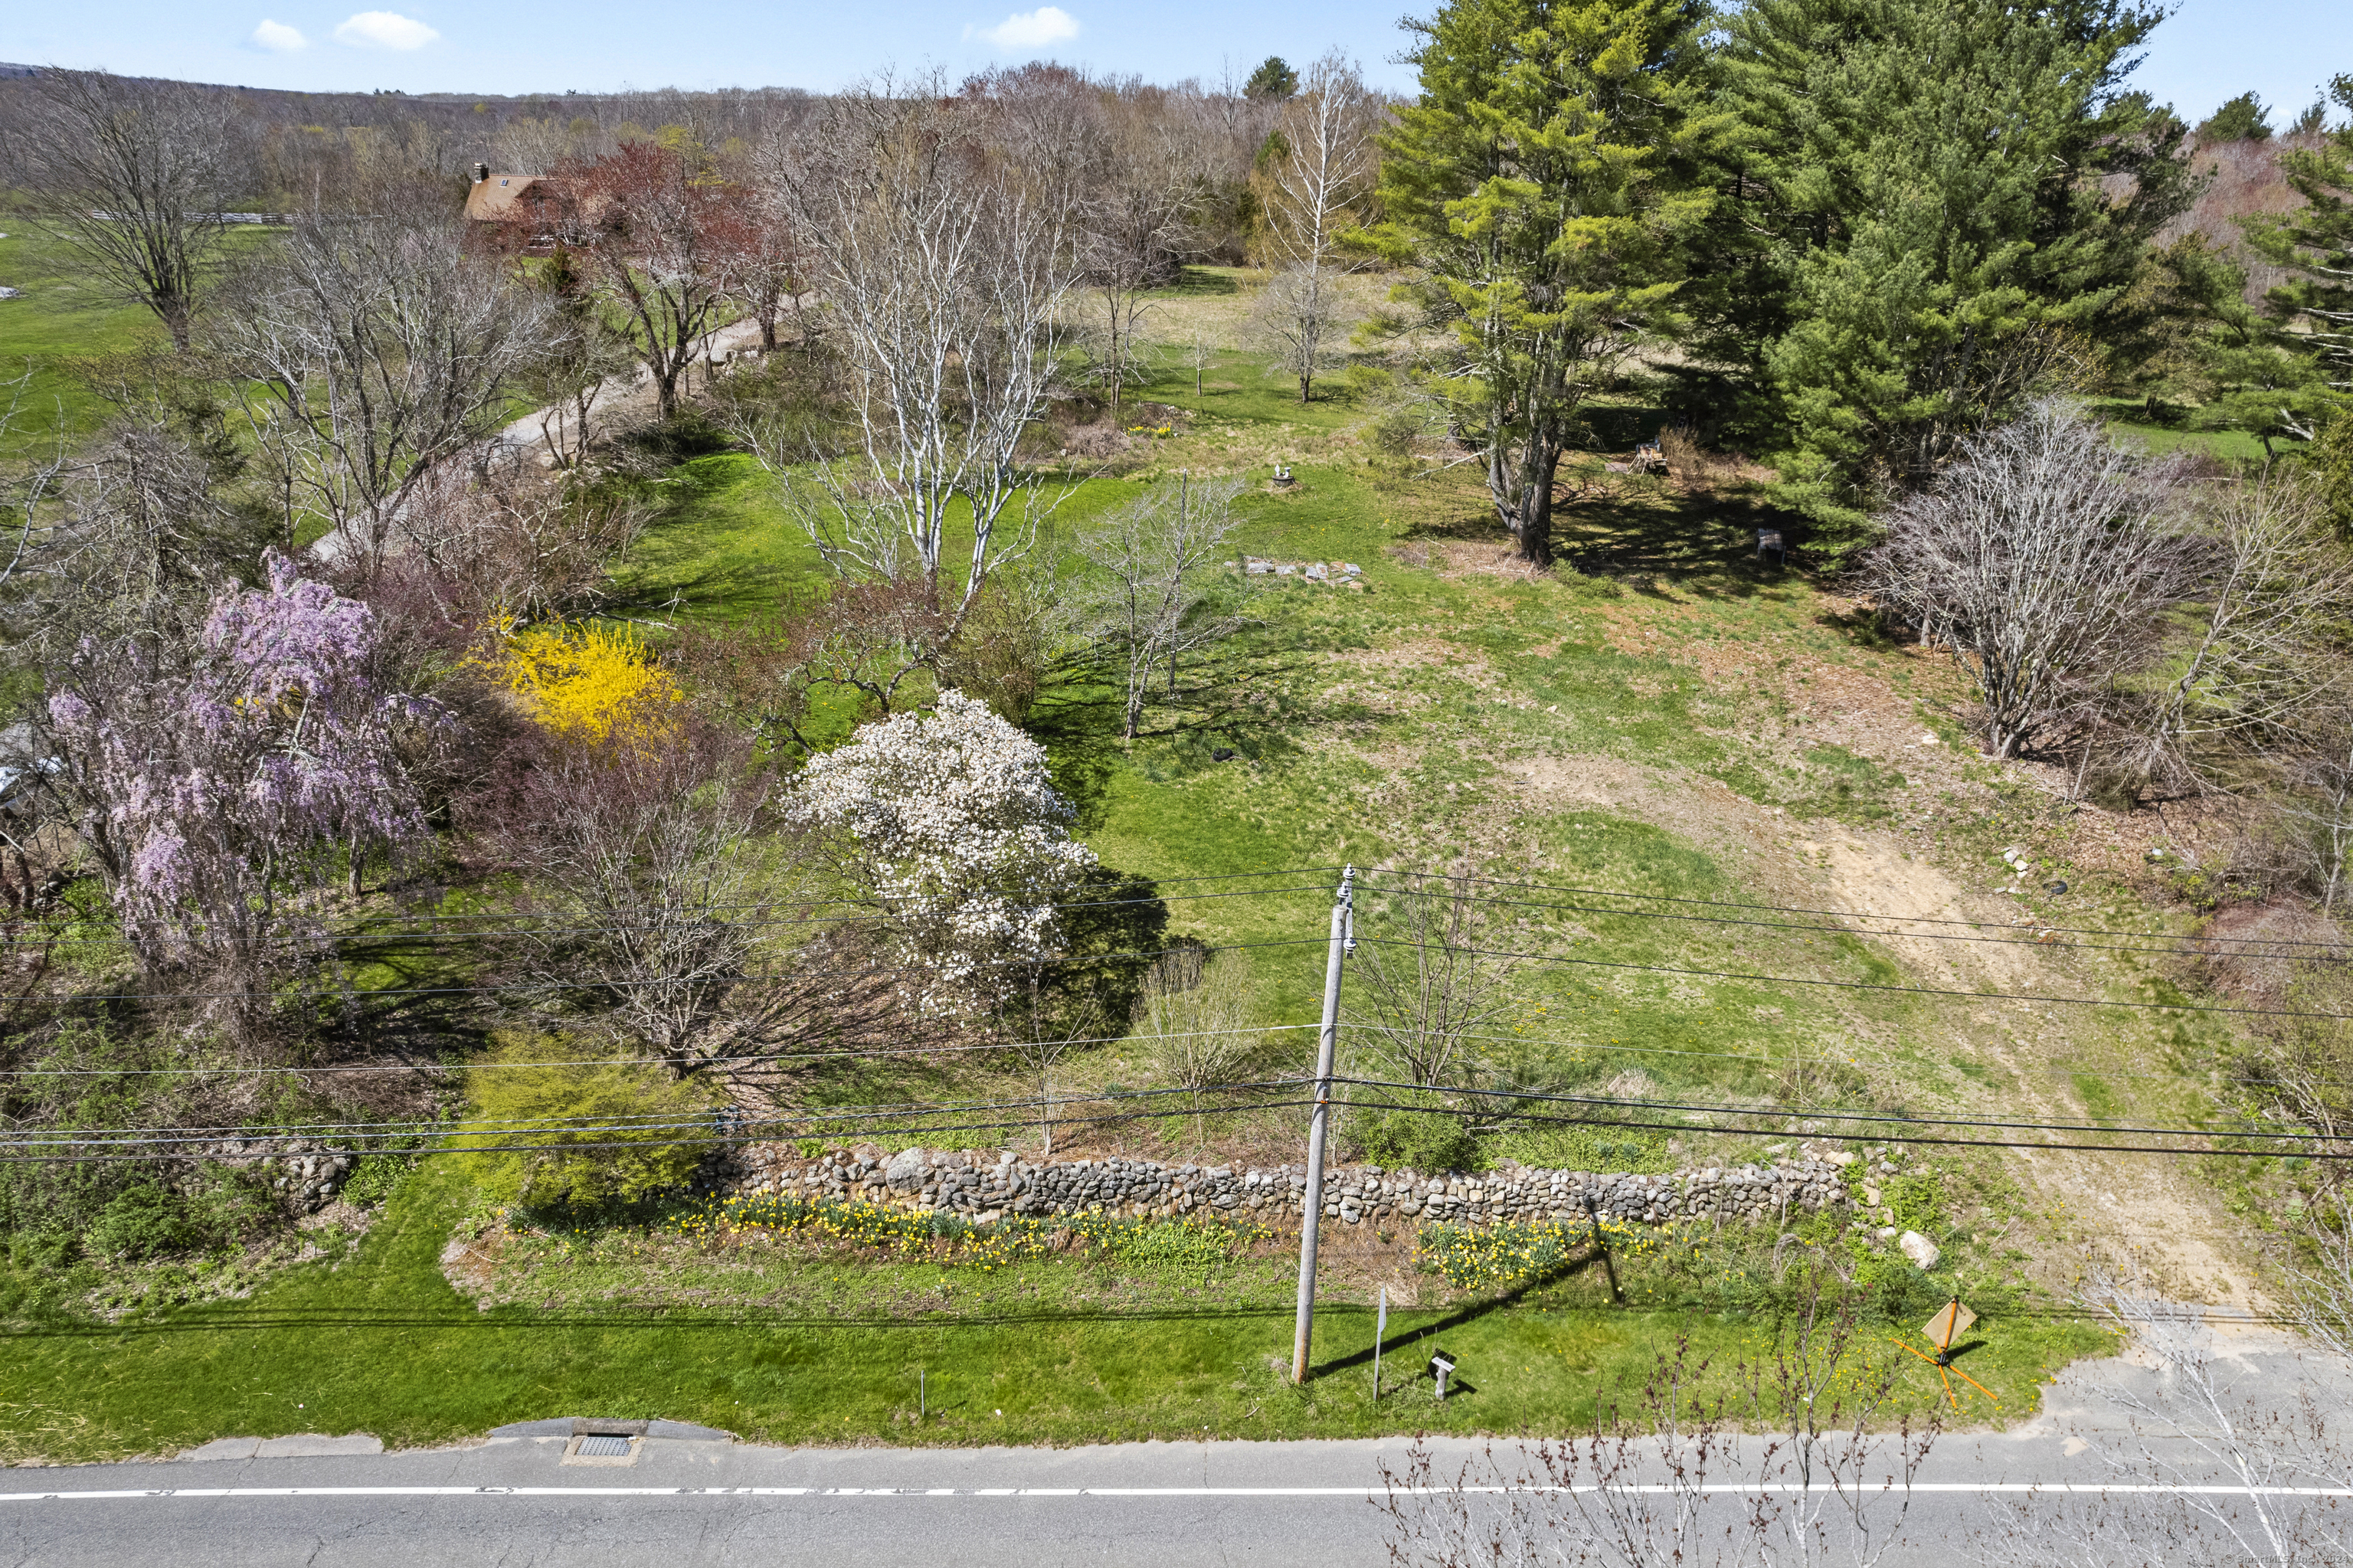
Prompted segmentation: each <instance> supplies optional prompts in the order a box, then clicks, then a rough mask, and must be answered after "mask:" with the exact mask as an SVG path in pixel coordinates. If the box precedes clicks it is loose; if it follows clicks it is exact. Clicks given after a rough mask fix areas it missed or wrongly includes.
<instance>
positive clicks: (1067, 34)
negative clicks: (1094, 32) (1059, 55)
mask: <svg viewBox="0 0 2353 1568" xmlns="http://www.w3.org/2000/svg"><path fill="white" fill-rule="evenodd" d="M964 36H965V37H967V38H972V37H980V38H986V39H987V40H988V41H989V42H990V43H992V44H995V45H996V46H997V48H1000V49H1042V48H1045V47H1046V46H1047V45H1048V44H1059V43H1060V42H1061V41H1062V40H1063V39H1065V38H1075V37H1078V36H1079V19H1078V18H1077V17H1076V16H1071V14H1070V13H1069V12H1068V11H1065V10H1063V9H1062V8H1061V7H1060V5H1040V6H1039V7H1038V8H1037V9H1036V10H1035V11H1016V12H1014V13H1013V15H1011V16H1008V17H1006V18H1005V20H1003V21H1002V22H999V23H997V26H994V27H966V28H965V30H964Z"/></svg>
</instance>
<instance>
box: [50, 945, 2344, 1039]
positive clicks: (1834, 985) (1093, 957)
mask: <svg viewBox="0 0 2353 1568" xmlns="http://www.w3.org/2000/svg"><path fill="white" fill-rule="evenodd" d="M1319 940H1320V938H1308V937H1294V938H1276V939H1271V940H1267V941H1261V942H1229V943H1227V944H1226V945H1225V946H1224V947H1223V948H1220V949H1219V951H1223V952H1243V951H1256V950H1260V949H1264V948H1300V947H1313V946H1315V945H1317V943H1318V941H1319ZM1357 940H1358V941H1359V942H1362V943H1370V944H1371V945H1373V946H1375V947H1387V948H1408V947H1413V946H1415V945H1416V944H1414V943H1412V942H1410V941H1408V940H1404V939H1400V938H1386V937H1359V938H1357ZM1195 950H1197V949H1194V948H1151V949H1148V950H1132V951H1118V952H1108V953H1071V954H1063V955H1060V956H1054V957H1047V958H1028V959H984V960H981V961H980V964H979V966H978V967H982V968H990V969H1005V968H1017V967H1019V966H1022V965H1026V964H1038V965H1047V964H1099V963H1110V962H1113V961H1126V960H1130V959H1157V958H1165V957H1166V956H1167V955H1168V954H1170V953H1173V952H1191V951H1195ZM1451 950H1452V951H1455V952H1458V953H1462V954H1466V955H1470V956H1473V957H1479V958H1493V959H1518V960H1523V961H1526V962H1531V963H1540V964H1546V965H1552V966H1556V967H1575V968H1579V969H1622V970H1627V971H1630V972H1634V973H1641V974H1662V975H1678V976H1682V977H1684V978H1686V979H1694V980H1744V981H1748V982H1752V983H1755V984H1760V985H1795V986H1819V987H1827V988H1830V989H1832V990H1838V991H1883V992H1886V993H1888V994H1891V995H1896V996H1946V997H1955V998H1957V999H1959V1000H1962V1001H1979V1002H2040V1003H2042V1004H2044V1005H2047V1006H2056V1007H2120V1008H2131V1009H2136V1010H2139V1011H2144V1012H2199V1013H2217V1014H2224V1015H2232V1016H2248V1017H2262V1018H2310V1019H2333V1020H2348V1019H2353V1013H2348V1012H2317V1011H2311V1010H2306V1009H2298V1008H2284V1007H2219V1006H2214V1005H2211V1004H2207V1003H2200V1002H2189V1001H2127V1000H2122V999H2116V998H2106V997H2088V996H2046V995H2042V994H2038V993H2034V992H2025V991H1962V990H1960V989H1958V988H1957V987H1943V986H1914V985H1883V984H1880V983H1877V982H1874V981H1871V980H1821V979H1816V978H1810V977H1807V976H1801V975H1766V974H1753V973H1749V972H1747V971H1745V970H1738V969H1694V968H1690V967H1687V966H1683V965H1675V964H1643V963H1635V962H1632V961H1631V960H1626V959H1577V958H1565V957H1560V956H1557V955H1555V954H1551V953H1520V952H1507V951H1503V950H1500V949H1495V948H1453V949H1451ZM917 967H918V966H915V965H904V964H902V965H893V966H891V967H889V968H881V967H876V968H870V969H853V970H839V971H835V972H836V973H838V974H840V975H842V976H844V977H845V978H846V977H849V976H871V975H882V974H904V973H909V972H912V971H913V969H916V968H917ZM788 978H791V977H789V976H786V975H782V974H754V975H730V976H725V977H712V983H717V982H718V981H719V980H722V979H723V980H726V981H727V982H729V983H739V984H740V983H747V982H748V983H759V982H761V981H765V980H784V979H788ZM688 983H697V982H690V981H685V980H681V979H679V978H678V977H676V976H671V975H664V976H658V977H656V978H653V979H650V980H626V979H617V978H604V979H596V980H582V981H580V982H578V983H575V984H571V985H565V984H563V983H560V982H556V981H551V980H540V981H527V982H521V983H516V984H511V985H494V986H404V987H375V988H368V989H365V990H348V991H343V990H339V991H305V992H295V993H292V995H291V996H290V997H289V999H288V1000H303V1001H330V1000H334V999H337V998H343V997H349V998H351V999H354V1000H356V999H374V998H381V997H406V996H492V995H511V994H513V993H516V992H523V991H535V992H545V991H558V990H575V991H605V990H616V989H620V988H624V987H636V986H660V985H680V984H688ZM278 994H279V993H277V992H272V991H106V992H97V993H90V994H84V995H79V996H59V997H27V998H22V999H19V1000H20V1001H38V1002H42V1003H44V1004H46V1005H49V1006H56V1007H69V1006H73V1005H76V1004H79V1003H88V1002H97V1001H235V1000H238V999H253V998H262V997H271V996H276V995H278Z"/></svg>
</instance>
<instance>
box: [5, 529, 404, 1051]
mask: <svg viewBox="0 0 2353 1568" xmlns="http://www.w3.org/2000/svg"><path fill="white" fill-rule="evenodd" d="M265 565H266V567H267V568H268V571H269V586H268V587H267V588H251V589H237V590H233V591H231V592H229V593H227V594H225V595H223V596H222V597H221V598H219V599H216V601H215V602H214V604H213V606H212V611H211V614H210V615H209V616H207V617H206V620H205V621H204V623H203V625H202V627H201V628H200V629H199V630H197V632H196V634H195V637H194V638H192V639H188V640H186V641H176V640H174V639H170V638H167V637H164V636H162V635H156V634H146V635H142V636H138V637H132V638H126V639H121V640H119V641H109V642H99V641H84V642H83V643H82V644H81V645H80V646H79V647H78V648H77V649H76V650H75V652H74V654H73V656H72V658H71V659H70V660H69V661H68V662H67V663H66V665H65V667H64V668H63V669H62V670H58V671H55V672H52V676H51V682H50V694H49V702H48V715H49V721H50V726H51V732H52V735H53V736H54V739H55V742H56V745H57V748H58V756H59V758H60V760H61V762H62V764H63V768H62V771H61V775H60V777H59V778H58V780H57V784H58V788H59V789H60V790H61V792H62V793H64V794H65V795H66V796H67V797H68V798H69V800H70V801H71V802H72V804H73V807H74V815H75V818H76V826H77V828H78V829H79V832H80V834H81V836H82V838H83V840H84V842H87V843H88V844H89V846H90V851H91V854H92V858H93V859H94V860H95V861H96V862H97V863H98V866H99V868H100V872H101V873H102V874H103V875H104V877H105V880H106V883H107V889H108V892H109V894H110V895H111V897H112V899H113V902H114V907H115V910H116V912H117V914H118V915H119V916H120V917H121V922H122V930H123V935H124V938H125V939H126V940H127V941H128V942H129V943H130V945H131V947H132V950H133V951H134V952H135V953H136V954H137V955H138V959H139V961H140V964H141V966H142V969H145V970H146V971H147V972H148V973H149V974H150V975H151V976H154V975H163V974H169V973H174V972H180V973H186V974H191V975H195V976H197V977H200V978H201V980H203V981H204V983H205V987H206V989H207V990H209V991H214V992H216V993H224V994H222V995H221V997H220V998H219V1000H221V1001H223V1002H225V1003H226V1005H224V1006H222V1007H220V1008H219V1009H218V1010H217V1011H218V1012H221V1014H222V1015H223V1016H224V1017H226V1018H227V1019H228V1020H229V1021H230V1022H233V1023H234V1024H235V1025H236V1026H237V1028H238V1030H239V1031H240V1033H243V1032H247V1031H249V1029H250V1028H251V1026H252V1025H254V1024H255V1023H257V1022H259V1020H260V1019H261V1018H262V1017H263V1016H265V1015H266V1013H267V1012H268V1009H269V999H268V996H267V994H266V992H267V987H268V983H269V980H270V979H271V977H272V976H273V975H275V974H277V973H279V972H280V971H281V970H282V969H284V967H285V966H286V965H287V964H289V963H290V962H293V961H296V960H299V959H303V958H305V957H309V956H313V955H315V954H316V953H317V952H318V951H319V948H320V945H321V942H322V938H323V937H324V934H325V925H324V921H323V919H322V907H321V906H322V899H323V895H324V890H325V887H326V884H327V876H328V873H329V872H330V870H331V869H332V865H333V863H334V860H335V857H336V855H337V853H338V852H339V851H345V850H356V848H357V847H358V846H364V845H366V844H369V843H375V844H380V845H385V846H387V847H390V848H393V849H395V850H397V849H398V848H400V847H402V846H404V845H406V844H409V843H412V842H416V841H417V840H419V839H421V838H422V837H423V836H424V835H425V833H426V832H427V828H426V822H425V814H424V810H423V808H422V803H421V801H420V800H419V798H418V792H417V788H416V785H415V782H414V780H413V779H412V778H411V777H410V774H409V770H408V769H407V768H406V767H405V766H404V764H403V761H402V754H401V745H400V742H401V740H402V738H403V736H404V732H407V731H412V730H414V729H415V728H416V727H417V726H432V725H436V724H438V723H439V722H441V712H440V710H439V708H438V705H435V704H434V703H432V702H431V701H430V700H429V699H425V698H419V697H415V696H410V695H407V694H401V693H396V692H389V691H385V690H383V689H381V688H382V684H383V683H382V682H381V680H380V679H379V678H378V676H377V674H376V671H377V669H378V667H379V665H380V664H381V662H382V661H381V660H380V658H379V633H378V628H377V623H376V620H375V613H374V612H373V611H372V610H370V609H369V608H368V607H367V606H366V605H364V604H362V603H360V602H359V601H358V600H356V599H343V598H341V597H339V596H338V595H337V594H336V593H335V592H334V591H333V590H332V588H329V587H328V586H327V585H326V584H324V583H321V582H316V581H312V580H310V579H308V578H305V577H301V576H300V575H299V574H298V572H297V570H296V568H295V565H294V563H293V562H292V561H290V560H289V559H287V558H286V557H285V556H281V555H279V554H277V553H276V552H274V551H273V552H271V553H270V554H269V556H266V557H265Z"/></svg>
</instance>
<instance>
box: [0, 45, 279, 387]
mask: <svg viewBox="0 0 2353 1568" xmlns="http://www.w3.org/2000/svg"><path fill="white" fill-rule="evenodd" d="M28 96H29V99H30V102H29V103H27V104H26V109H27V110H29V111H30V112H25V113H22V114H20V116H19V117H18V119H17V122H16V123H15V124H13V125H11V126H10V127H9V128H8V129H9V135H8V137H7V142H6V146H7V148H8V149H9V150H10V151H11V152H12V153H13V157H12V159H11V162H13V163H14V164H15V165H16V177H18V178H21V179H23V180H24V181H25V183H26V184H27V185H31V186H32V187H33V189H34V191H35V192H36V193H37V196H38V197H39V199H40V202H41V207H42V211H41V217H40V221H41V224H42V226H43V227H44V228H47V229H48V230H49V231H50V232H51V233H53V234H55V235H56V236H57V237H58V238H59V239H61V240H63V241H64V242H65V243H66V245H68V246H69V248H71V249H72V250H73V251H74V253H75V254H76V255H78V256H79V257H80V258H81V259H82V260H84V261H85V262H86V263H87V264H88V266H89V269H90V274H91V275H92V276H93V277H94V278H95V279H96V280H97V281H100V283H102V284H103V285H104V286H106V287H108V288H110V289H111V290H113V291H115V292H117V293H119V294H120V295H121V297H123V298H124V299H128V300H135V301H137V302H139V303H141V304H142V305H145V306H146V307H147V308H148V309H149V310H151V311H153V312H154V313H155V316H156V319H157V320H159V321H161V322H162V323H164V329H165V330H166V331H168V332H169V333H170V334H172V342H173V344H174V346H176V347H178V348H180V349H182V350H184V351H185V349H186V348H187V347H188V345H189V343H190V330H191V326H192V323H193V322H194V320H195V308H196V295H197V292H198V291H199V290H200V289H201V288H202V287H203V284H204V281H205V279H206V273H207V271H208V270H209V269H210V267H211V265H212V263H213V260H214V259H215V258H216V256H217V255H218V253H219V250H220V244H221V238H222V235H223V233H224V232H225V230H226V227H227V225H226V221H225V219H224V218H223V217H222V211H223V209H224V208H225V207H227V204H228V201H229V199H230V198H231V196H232V195H233V194H234V193H235V191H236V190H237V187H238V185H239V184H240V182H241V181H242V180H243V178H244V175H245V170H244V167H243V160H242V157H241V152H242V146H243V143H242V139H241V137H240V134H239V130H240V127H239V125H238V122H237V112H236V100H235V98H234V96H233V95H231V94H229V93H226V92H223V91H220V90H217V89H209V88H202V87H194V86H190V85H188V84H186V83H184V82H174V81H153V80H148V79H132V78H127V77H119V76H113V75H111V74H109V73H108V72H106V71H102V70H66V69H61V68H58V67H49V68H46V69H42V70H40V71H37V72H36V73H35V75H34V78H33V82H32V90H31V93H30V94H29V95H28Z"/></svg>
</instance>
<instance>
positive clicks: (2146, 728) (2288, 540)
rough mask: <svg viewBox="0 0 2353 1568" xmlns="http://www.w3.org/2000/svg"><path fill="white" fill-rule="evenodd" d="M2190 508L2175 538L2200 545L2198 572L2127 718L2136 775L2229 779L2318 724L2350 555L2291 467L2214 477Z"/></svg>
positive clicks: (2261, 770)
mask: <svg viewBox="0 0 2353 1568" xmlns="http://www.w3.org/2000/svg"><path fill="white" fill-rule="evenodd" d="M2200 512H2201V513H2202V514H2203V515H2202V516H2201V517H2200V520H2199V525H2198V526H2197V528H2196V531H2195V535H2194V536H2193V538H2191V539H2189V540H2186V541H2184V546H2183V547H2184V548H2185V549H2186V550H2189V551H2193V552H2194V551H2196V549H2197V546H2199V545H2200V544H2202V545H2203V546H2205V549H2204V552H2203V556H2204V559H2203V562H2202V563H2201V564H2204V565H2205V566H2206V567H2207V568H2208V569H2207V572H2206V574H2205V576H2204V578H2203V580H2202V581H2201V582H2200V583H2199V584H2198V585H2197V586H2196V587H2195V588H2192V589H2191V590H2190V601H2189V604H2188V605H2187V606H2186V607H2185V609H2186V611H2187V613H2186V614H2185V616H2184V617H2183V620H2185V621H2186V622H2187V623H2188V630H2186V631H2185V632H2182V633H2178V634H2177V635H2176V636H2175V637H2174V638H2173V639H2171V640H2169V641H2168V644H2167V645H2166V647H2165V648H2164V649H2163V651H2162V652H2161V654H2160V660H2161V662H2160V663H2159V664H2158V667H2157V670H2156V672H2155V673H2156V674H2157V675H2158V677H2159V678H2158V681H2157V682H2156V683H2153V689H2151V690H2148V691H2147V692H2146V693H2145V694H2143V695H2142V697H2141V701H2140V703H2139V704H2138V705H2137V706H2138V707H2139V708H2140V710H2141V711H2140V712H2139V713H2138V714H2137V715H2136V718H2137V723H2136V725H2135V727H2136V729H2137V731H2138V733H2139V735H2140V736H2141V737H2142V744H2143V747H2144V751H2143V756H2142V758H2141V769H2142V770H2143V771H2145V772H2146V773H2147V774H2149V775H2150V776H2153V777H2161V776H2165V775H2174V776H2177V777H2187V778H2190V779H2197V780H2200V781H2201V782H2209V783H2212V782H2221V783H2225V784H2228V783H2231V782H2236V781H2241V780H2243V779H2247V778H2248V776H2249V774H2250V771H2251V770H2252V771H2253V774H2254V775H2255V776H2257V777H2263V776H2267V775H2269V774H2270V773H2271V772H2273V771H2274V769H2273V768H2271V767H2269V766H2268V764H2269V763H2271V762H2274V761H2276V760H2278V759H2281V758H2287V757H2290V756H2294V755H2296V754H2300V753H2303V752H2305V751H2306V750H2308V749H2309V748H2310V746H2311V745H2312V743H2314V742H2315V741H2316V740H2319V738H2320V737H2319V736H2318V735H2317V734H2316V733H2315V731H2316V729H2318V730H2325V729H2327V715H2328V714H2329V713H2330V712H2331V711H2332V705H2331V704H2330V702H2329V700H2328V699H2329V697H2330V696H2331V695H2332V694H2336V693H2337V692H2338V689H2339V688H2343V687H2345V684H2346V683H2345V676H2344V667H2345V666H2344V660H2343V652H2344V650H2343V648H2342V646H2341V641H2340V640H2341V639H2342V638H2343V636H2344V635H2345V629H2346V627H2347V626H2348V624H2353V552H2348V550H2347V549H2346V548H2345V546H2344V545H2343V544H2342V543H2341V542H2340V541H2339V540H2337V538H2336V536H2335V534H2334V530H2333V529H2332V527H2331V526H2330V523H2329V518H2328V514H2327V505H2326V503H2325V502H2324V501H2323V500H2322V498H2321V497H2320V495H2319V494H2318V493H2317V492H2316V490H2315V488H2314V487H2313V486H2312V485H2311V484H2310V482H2308V481H2306V479H2305V478H2304V477H2303V476H2301V475H2295V474H2282V475H2278V476H2272V475H2263V476H2260V477H2252V478H2250V479H2248V480H2247V481H2245V482H2242V483H2238V484H2232V485H2223V486H2217V487H2215V488H2214V490H2213V491H2212V492H2211V493H2210V494H2209V495H2208V496H2206V497H2205V498H2204V500H2203V503H2202V504H2201V506H2200ZM2193 558H2196V557H2195V556H2193ZM2322 744H2323V747H2324V749H2326V742H2322Z"/></svg>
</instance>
